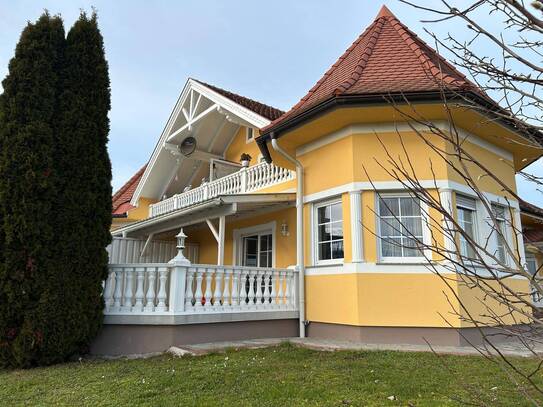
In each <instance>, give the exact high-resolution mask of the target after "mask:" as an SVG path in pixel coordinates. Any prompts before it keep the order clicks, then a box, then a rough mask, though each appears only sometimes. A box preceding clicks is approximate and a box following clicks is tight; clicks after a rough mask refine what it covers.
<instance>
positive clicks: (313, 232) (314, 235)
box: [311, 196, 345, 266]
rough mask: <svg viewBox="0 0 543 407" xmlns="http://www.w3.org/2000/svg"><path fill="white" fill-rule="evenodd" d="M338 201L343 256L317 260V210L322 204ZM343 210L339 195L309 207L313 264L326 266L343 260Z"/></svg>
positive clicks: (340, 262) (331, 203)
mask: <svg viewBox="0 0 543 407" xmlns="http://www.w3.org/2000/svg"><path fill="white" fill-rule="evenodd" d="M337 203H339V204H340V205H341V223H342V228H343V257H342V258H340V259H328V260H319V246H318V245H319V236H318V233H319V228H318V225H317V222H318V219H319V218H318V214H317V211H318V210H319V208H322V207H323V206H328V205H333V204H337ZM344 220H345V211H344V208H343V200H342V198H341V196H339V197H334V198H331V199H328V200H326V201H320V202H315V203H314V204H313V205H312V208H311V257H312V259H313V265H320V266H327V265H338V264H343V263H344V262H345V223H344Z"/></svg>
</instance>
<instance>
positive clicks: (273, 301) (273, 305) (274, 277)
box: [270, 270, 279, 308]
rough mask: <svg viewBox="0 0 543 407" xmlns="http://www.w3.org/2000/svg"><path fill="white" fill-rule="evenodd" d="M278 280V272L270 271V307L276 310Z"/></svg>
mask: <svg viewBox="0 0 543 407" xmlns="http://www.w3.org/2000/svg"><path fill="white" fill-rule="evenodd" d="M278 278H279V272H278V271H277V270H272V272H271V293H270V307H271V308H277V289H276V286H277V280H278Z"/></svg>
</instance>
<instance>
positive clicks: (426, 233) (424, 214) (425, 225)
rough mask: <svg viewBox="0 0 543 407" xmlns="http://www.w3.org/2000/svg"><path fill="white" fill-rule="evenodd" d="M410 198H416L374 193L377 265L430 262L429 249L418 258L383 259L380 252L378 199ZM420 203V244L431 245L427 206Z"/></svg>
mask: <svg viewBox="0 0 543 407" xmlns="http://www.w3.org/2000/svg"><path fill="white" fill-rule="evenodd" d="M404 197H411V198H417V197H416V196H414V195H413V194H411V193H409V192H404V191H401V192H379V193H378V192H376V193H375V202H374V204H375V213H376V216H375V230H376V232H377V236H376V241H377V259H378V261H379V263H391V264H421V263H422V264H426V263H428V260H430V261H431V260H432V251H431V249H429V248H426V249H424V250H423V252H424V254H423V255H422V256H418V257H385V256H383V255H382V252H381V216H380V215H381V214H380V210H379V198H404ZM419 202H420V211H421V222H422V242H423V244H425V245H427V246H428V245H430V244H431V231H430V224H429V222H428V205H427V204H425V203H424V202H422V201H421V200H420V199H419Z"/></svg>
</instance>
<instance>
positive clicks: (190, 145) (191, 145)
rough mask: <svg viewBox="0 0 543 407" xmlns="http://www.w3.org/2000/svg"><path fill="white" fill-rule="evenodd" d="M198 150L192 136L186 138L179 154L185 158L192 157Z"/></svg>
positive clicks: (180, 146)
mask: <svg viewBox="0 0 543 407" xmlns="http://www.w3.org/2000/svg"><path fill="white" fill-rule="evenodd" d="M194 150H196V139H195V138H194V137H192V136H189V137H187V138H185V139H184V140H183V141H182V142H181V144H180V145H179V152H180V153H181V154H183V155H184V156H185V157H187V156H189V155H191V154H192V153H194Z"/></svg>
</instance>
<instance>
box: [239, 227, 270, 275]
mask: <svg viewBox="0 0 543 407" xmlns="http://www.w3.org/2000/svg"><path fill="white" fill-rule="evenodd" d="M272 244H273V243H272V234H271V233H269V232H268V233H256V234H252V235H249V236H243V246H242V247H243V251H242V256H241V260H242V265H243V266H249V267H272V265H273V246H272Z"/></svg>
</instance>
